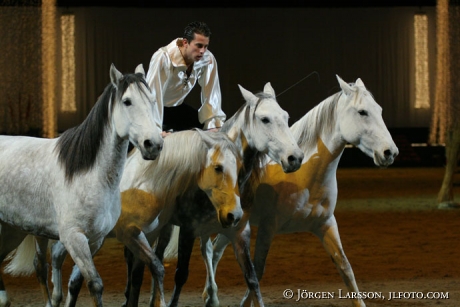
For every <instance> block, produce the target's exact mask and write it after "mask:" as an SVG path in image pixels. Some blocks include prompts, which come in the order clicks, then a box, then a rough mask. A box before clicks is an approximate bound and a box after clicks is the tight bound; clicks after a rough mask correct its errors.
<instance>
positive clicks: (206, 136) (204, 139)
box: [193, 128, 214, 149]
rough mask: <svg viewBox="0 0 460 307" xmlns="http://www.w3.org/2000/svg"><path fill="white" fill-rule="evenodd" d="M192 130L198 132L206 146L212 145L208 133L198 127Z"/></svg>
mask: <svg viewBox="0 0 460 307" xmlns="http://www.w3.org/2000/svg"><path fill="white" fill-rule="evenodd" d="M193 130H195V131H196V132H198V134H199V135H200V137H201V139H202V140H203V142H204V143H205V144H206V147H208V149H209V148H211V147H212V139H211V137H209V136H208V134H207V133H206V132H204V131H203V130H201V129H198V128H194V129H193ZM213 133H214V132H213Z"/></svg>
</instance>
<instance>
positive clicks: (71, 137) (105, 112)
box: [55, 74, 148, 182]
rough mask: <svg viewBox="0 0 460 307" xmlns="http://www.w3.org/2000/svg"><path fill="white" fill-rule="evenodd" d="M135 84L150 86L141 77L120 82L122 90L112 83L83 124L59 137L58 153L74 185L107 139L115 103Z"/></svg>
mask: <svg viewBox="0 0 460 307" xmlns="http://www.w3.org/2000/svg"><path fill="white" fill-rule="evenodd" d="M133 83H136V84H137V85H138V86H139V88H140V89H142V90H144V89H143V88H142V87H141V86H140V84H144V85H146V86H147V84H146V82H145V80H144V78H143V76H142V75H141V74H128V75H125V76H124V77H123V78H122V79H121V80H120V83H119V85H118V90H117V88H115V87H114V86H113V84H112V83H110V84H109V85H107V86H106V88H105V89H104V92H103V93H102V95H101V96H100V97H99V99H98V101H97V102H96V104H95V105H94V107H93V108H92V109H91V111H90V113H89V115H88V116H87V117H86V119H85V120H84V121H83V123H81V124H80V125H79V126H76V127H73V128H70V129H68V130H67V131H65V132H64V133H63V134H62V135H61V136H60V137H59V139H58V141H57V144H56V148H55V150H56V151H57V152H58V158H59V161H60V162H61V163H62V165H63V167H64V169H65V177H66V180H67V181H69V182H71V181H72V179H73V178H74V177H75V176H76V175H77V174H80V173H83V172H86V171H89V170H91V168H92V167H93V165H94V163H95V161H96V157H97V155H98V153H99V151H100V147H101V144H102V143H103V140H104V138H105V137H106V135H105V134H106V130H107V129H106V127H107V126H108V125H110V121H109V114H112V111H113V108H114V103H111V102H112V101H113V100H114V97H116V101H117V102H118V103H119V102H120V98H121V96H122V95H123V93H124V92H125V91H126V89H127V88H128V87H129V86H130V85H131V84H133ZM147 88H148V86H147ZM109 107H110V110H109Z"/></svg>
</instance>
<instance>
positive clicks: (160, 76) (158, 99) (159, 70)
mask: <svg viewBox="0 0 460 307" xmlns="http://www.w3.org/2000/svg"><path fill="white" fill-rule="evenodd" d="M170 65H171V61H170V59H169V57H168V55H167V53H166V52H165V51H163V50H162V49H160V50H158V51H157V52H155V53H154V54H153V56H152V59H151V60H150V65H149V71H148V72H147V77H146V81H147V83H148V85H149V87H150V90H151V91H152V94H153V97H154V98H155V103H156V105H157V107H158V112H157V113H156V114H155V121H156V122H157V125H159V127H160V128H161V127H162V125H163V108H164V102H163V93H164V87H165V86H166V81H167V80H168V76H169V72H170V70H169V66H170Z"/></svg>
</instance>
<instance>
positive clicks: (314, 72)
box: [276, 71, 321, 97]
mask: <svg viewBox="0 0 460 307" xmlns="http://www.w3.org/2000/svg"><path fill="white" fill-rule="evenodd" d="M313 74H316V75H317V76H318V83H319V82H320V81H321V80H320V78H319V73H318V72H317V71H313V72H311V73H309V74H308V75H306V76H305V77H303V78H302V79H300V80H299V81H297V82H296V83H294V84H293V85H291V86H290V87H288V88H287V89H285V90H284V91H282V92H281V93H279V94H278V95H276V97H279V96H281V95H282V94H284V93H286V92H287V91H289V90H290V89H291V88H293V87H294V86H296V85H297V84H299V83H300V82H302V81H303V80H305V79H307V78H309V77H310V76H311V75H313Z"/></svg>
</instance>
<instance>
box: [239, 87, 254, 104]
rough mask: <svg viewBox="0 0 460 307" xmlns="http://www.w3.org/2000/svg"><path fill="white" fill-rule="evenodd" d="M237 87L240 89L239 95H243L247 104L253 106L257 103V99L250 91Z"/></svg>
mask: <svg viewBox="0 0 460 307" xmlns="http://www.w3.org/2000/svg"><path fill="white" fill-rule="evenodd" d="M238 87H239V88H240V91H241V94H242V95H243V98H244V100H246V102H247V103H249V104H251V105H253V104H255V103H256V102H257V97H256V95H254V94H253V93H251V92H250V91H248V90H246V89H244V88H243V87H242V86H241V85H239V84H238Z"/></svg>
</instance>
